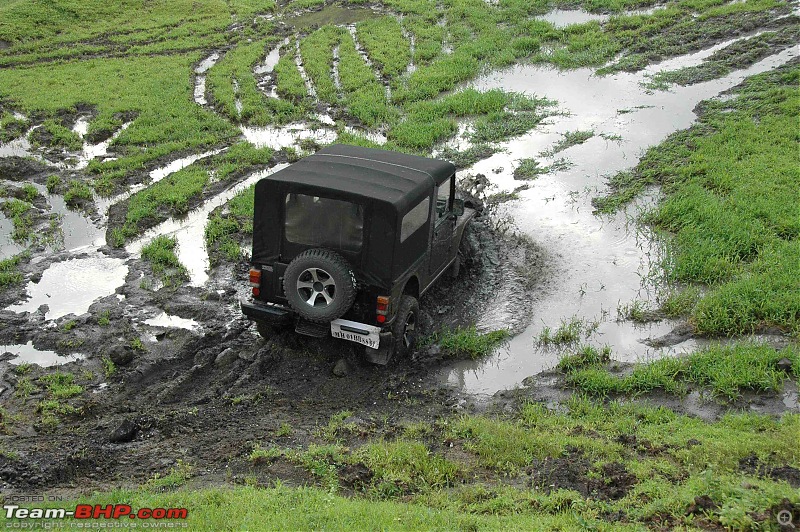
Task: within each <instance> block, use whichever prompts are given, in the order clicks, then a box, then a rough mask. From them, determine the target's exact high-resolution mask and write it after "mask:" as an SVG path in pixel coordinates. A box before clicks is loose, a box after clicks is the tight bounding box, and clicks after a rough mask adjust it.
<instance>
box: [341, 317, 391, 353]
mask: <svg viewBox="0 0 800 532" xmlns="http://www.w3.org/2000/svg"><path fill="white" fill-rule="evenodd" d="M380 332H381V328H380V327H375V326H374V325H367V324H365V323H358V322H357V321H350V320H333V321H332V322H331V336H333V337H334V338H341V339H342V340H348V341H350V342H357V343H359V344H362V345H365V346H367V347H371V348H372V349H378V346H379V345H380V343H381V337H380Z"/></svg>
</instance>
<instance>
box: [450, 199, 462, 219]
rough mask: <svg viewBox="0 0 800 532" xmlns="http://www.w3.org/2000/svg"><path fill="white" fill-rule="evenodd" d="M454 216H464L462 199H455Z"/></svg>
mask: <svg viewBox="0 0 800 532" xmlns="http://www.w3.org/2000/svg"><path fill="white" fill-rule="evenodd" d="M453 214H454V215H455V216H461V215H462V214H464V200H463V199H460V198H455V199H454V200H453Z"/></svg>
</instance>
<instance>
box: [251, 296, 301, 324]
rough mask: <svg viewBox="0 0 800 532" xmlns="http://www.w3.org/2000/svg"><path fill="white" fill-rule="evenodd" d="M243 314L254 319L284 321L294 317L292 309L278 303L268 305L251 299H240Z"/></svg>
mask: <svg viewBox="0 0 800 532" xmlns="http://www.w3.org/2000/svg"><path fill="white" fill-rule="evenodd" d="M239 304H240V305H241V307H242V314H244V315H245V316H247V317H248V318H249V319H251V320H253V321H271V322H284V321H289V319H290V318H291V317H292V311H290V310H289V309H286V308H283V307H279V306H278V305H266V304H264V303H255V302H251V301H243V300H242V301H239Z"/></svg>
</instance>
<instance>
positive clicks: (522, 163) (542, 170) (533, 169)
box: [514, 158, 550, 180]
mask: <svg viewBox="0 0 800 532" xmlns="http://www.w3.org/2000/svg"><path fill="white" fill-rule="evenodd" d="M517 163H518V164H517V167H516V168H514V179H518V180H530V179H536V178H537V177H538V176H540V175H541V174H546V173H547V172H549V171H550V168H549V167H547V166H541V165H540V164H539V161H537V160H536V159H533V158H528V159H520V160H519V161H517Z"/></svg>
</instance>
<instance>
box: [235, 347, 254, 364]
mask: <svg viewBox="0 0 800 532" xmlns="http://www.w3.org/2000/svg"><path fill="white" fill-rule="evenodd" d="M257 354H258V353H257V352H256V353H254V352H253V351H248V350H246V349H245V350H243V351H240V352H239V358H241V359H242V360H244V361H245V362H252V361H254V360H255V359H256V355H257Z"/></svg>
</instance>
